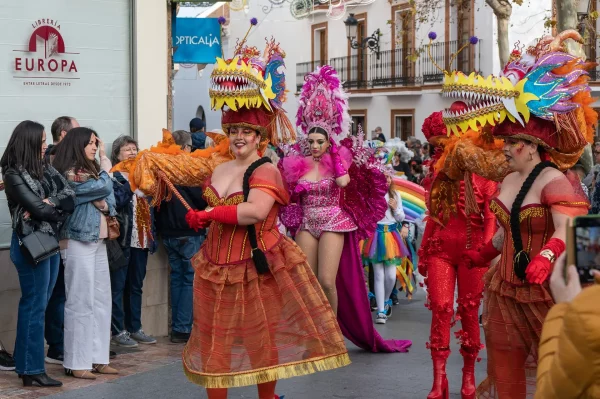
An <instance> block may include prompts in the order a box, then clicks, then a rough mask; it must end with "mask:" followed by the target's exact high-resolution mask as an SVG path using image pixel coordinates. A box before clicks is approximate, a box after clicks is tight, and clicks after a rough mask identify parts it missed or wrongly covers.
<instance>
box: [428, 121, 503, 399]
mask: <svg viewBox="0 0 600 399" xmlns="http://www.w3.org/2000/svg"><path fill="white" fill-rule="evenodd" d="M422 131H423V133H424V134H425V137H426V139H427V141H428V142H429V143H430V144H431V145H432V146H434V147H435V149H436V152H435V154H434V159H433V160H432V164H434V166H435V164H436V162H439V160H440V159H442V162H439V165H438V167H437V170H436V168H434V167H432V168H431V171H430V173H429V174H428V176H427V177H426V179H425V180H424V182H423V184H424V185H425V189H426V190H427V208H428V210H429V215H428V217H427V223H426V226H425V233H424V235H423V240H422V244H421V248H420V249H419V273H420V274H421V275H423V276H424V277H426V279H425V283H426V285H427V294H428V297H427V298H428V301H427V306H428V308H429V309H430V310H431V335H430V337H429V342H428V344H427V348H428V349H430V350H431V358H432V360H433V387H432V389H431V392H430V393H429V395H428V396H427V398H428V399H438V398H439V399H447V398H448V394H449V390H448V379H447V377H446V361H447V359H448V356H449V355H450V328H451V327H452V325H453V323H452V316H453V308H454V307H453V305H454V290H455V287H456V285H458V300H457V302H458V315H457V317H456V318H455V321H458V320H460V321H461V324H462V329H461V330H459V331H458V332H456V333H455V335H456V337H457V338H458V339H459V340H460V343H461V349H460V353H461V354H462V356H463V360H464V368H463V379H462V388H461V397H462V398H463V399H467V398H474V397H475V389H476V386H475V361H476V360H477V357H478V354H479V351H480V350H481V348H482V347H483V345H482V344H481V339H480V331H479V329H480V328H479V313H478V311H479V305H480V304H481V298H482V292H483V280H482V277H483V274H484V272H485V270H484V269H473V270H470V269H469V268H468V267H467V264H466V263H465V262H464V260H463V258H462V256H463V253H464V251H465V249H469V248H480V247H482V246H483V244H485V243H486V242H487V241H488V240H489V239H491V238H492V236H493V234H494V231H495V227H496V219H495V217H494V215H493V214H492V213H491V212H490V210H489V203H490V200H491V198H492V196H493V195H494V193H495V191H496V183H494V182H492V181H489V180H486V179H484V178H482V177H480V176H477V175H472V176H471V175H470V176H467V177H466V178H465V179H463V181H460V179H461V178H463V176H462V175H459V176H458V178H457V179H452V178H451V177H450V176H453V173H452V172H453V171H452V170H448V168H445V169H444V168H443V165H444V164H445V162H448V163H449V161H450V160H449V159H448V157H451V158H455V155H454V154H452V153H450V152H444V149H445V147H446V149H447V150H449V149H450V148H453V147H454V146H455V145H456V144H457V143H456V142H457V141H459V140H460V139H459V138H451V139H449V138H448V137H446V132H447V129H446V126H445V125H444V122H443V120H442V113H441V112H434V113H433V114H431V115H430V116H429V117H428V118H427V119H425V122H424V123H423V128H422ZM458 161H459V160H457V159H453V160H452V163H458ZM440 165H441V166H442V168H440ZM465 191H467V193H465ZM467 197H468V198H467ZM469 200H470V202H469ZM469 206H470V208H469Z"/></svg>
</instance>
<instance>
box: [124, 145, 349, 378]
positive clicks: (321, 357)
mask: <svg viewBox="0 0 600 399" xmlns="http://www.w3.org/2000/svg"><path fill="white" fill-rule="evenodd" d="M228 149H229V146H228V145H227V141H226V140H222V141H221V142H220V143H219V144H218V145H217V147H216V148H215V149H212V150H199V151H196V152H194V153H192V154H191V155H187V154H182V151H181V150H180V149H179V147H178V146H172V148H171V147H168V145H162V146H161V145H159V146H157V147H153V148H152V149H151V150H150V151H143V152H141V153H140V154H138V157H137V158H136V159H135V161H128V162H124V163H121V164H119V165H117V166H116V167H115V168H114V169H115V170H126V171H129V172H130V183H131V184H132V188H134V189H135V188H139V189H140V190H142V191H143V192H144V193H146V194H147V195H149V196H151V197H152V205H155V204H156V203H160V201H162V200H163V199H165V198H166V199H169V197H170V194H168V193H167V188H166V184H165V182H164V181H163V179H168V180H169V181H170V182H171V183H173V184H175V185H184V186H202V185H204V186H205V190H204V197H205V198H206V200H207V202H208V204H209V205H210V206H211V207H216V206H220V205H231V204H239V203H241V202H242V201H243V195H242V193H241V192H240V193H235V194H233V195H229V196H227V197H226V198H222V197H221V196H220V195H219V193H217V192H216V191H215V189H214V188H213V187H212V186H211V185H210V176H211V174H212V171H213V170H214V169H215V168H216V167H217V166H218V165H219V164H221V163H223V162H226V161H228V160H229V159H230V157H228V155H227V152H228ZM249 184H250V191H252V190H262V191H264V192H266V193H267V194H269V195H271V196H272V197H273V198H275V204H274V206H273V208H272V209H271V211H270V212H269V215H268V217H267V218H266V219H265V220H264V221H262V222H260V223H257V224H256V225H255V227H256V235H257V239H258V244H259V246H260V247H261V249H262V250H263V251H264V253H265V255H266V257H267V260H268V262H269V267H270V273H267V274H262V275H259V274H258V273H257V271H256V267H255V266H254V262H253V261H252V258H251V256H250V242H249V240H248V234H247V227H246V226H238V225H228V224H222V223H219V222H215V221H213V222H212V223H211V225H210V227H209V230H208V237H207V239H206V240H205V241H204V244H203V245H202V247H201V249H200V251H199V252H198V253H197V254H196V255H195V256H194V258H193V259H192V264H193V266H194V269H195V276H194V324H193V327H192V332H191V336H190V339H189V341H188V343H187V345H186V346H185V349H184V350H183V365H184V371H185V374H186V376H187V377H188V379H189V380H190V381H192V382H194V383H197V384H199V385H202V386H204V387H206V388H230V387H239V386H245V385H255V384H261V383H265V382H270V381H275V380H280V379H284V378H290V377H294V376H301V375H306V374H311V373H315V372H317V371H325V370H330V369H334V368H338V367H343V366H346V365H348V364H350V358H349V357H348V351H347V349H346V345H345V343H344V338H343V336H342V333H341V331H340V328H339V325H338V322H337V319H336V317H335V315H334V313H333V310H332V309H331V306H330V305H329V302H328V300H327V298H326V297H325V294H324V293H323V290H322V289H321V286H320V284H319V281H318V280H317V278H316V277H315V275H314V273H313V272H312V270H311V269H310V266H309V265H308V263H307V261H306V256H305V255H304V253H302V251H301V250H300V248H299V247H298V246H297V245H296V244H295V243H294V242H293V241H292V240H290V239H289V238H287V237H286V236H284V235H282V234H281V233H280V232H279V230H278V228H277V224H276V222H277V215H278V212H279V207H280V206H282V205H286V204H287V203H288V201H289V195H288V191H287V189H286V187H285V185H284V183H283V181H282V179H281V174H280V173H279V170H278V169H277V168H276V167H275V166H274V165H271V164H265V165H262V166H260V167H258V168H257V169H256V170H255V171H254V173H253V174H252V176H251V177H250V180H249Z"/></svg>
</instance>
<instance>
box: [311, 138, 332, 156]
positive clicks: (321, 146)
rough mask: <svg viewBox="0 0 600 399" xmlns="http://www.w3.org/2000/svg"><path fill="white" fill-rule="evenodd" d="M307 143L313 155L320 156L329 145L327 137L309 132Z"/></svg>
mask: <svg viewBox="0 0 600 399" xmlns="http://www.w3.org/2000/svg"><path fill="white" fill-rule="evenodd" d="M308 145H309V147H310V153H311V155H312V156H313V157H320V156H321V155H323V154H324V153H325V151H326V150H327V147H328V146H329V141H328V140H327V138H326V137H325V136H324V135H322V134H320V133H310V134H309V135H308Z"/></svg>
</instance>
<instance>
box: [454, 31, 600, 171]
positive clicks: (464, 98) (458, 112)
mask: <svg viewBox="0 0 600 399" xmlns="http://www.w3.org/2000/svg"><path fill="white" fill-rule="evenodd" d="M567 39H572V40H574V41H575V42H577V43H578V44H579V45H580V44H582V43H583V39H582V37H581V35H580V34H579V33H577V32H576V31H573V30H568V31H564V32H562V33H560V34H558V35H557V36H556V37H551V36H545V37H543V38H541V39H539V40H537V41H536V42H534V43H533V44H531V45H530V46H528V47H526V48H516V49H515V50H514V51H513V52H512V53H511V56H510V59H509V62H508V63H507V64H506V66H505V67H504V70H503V71H502V73H501V75H500V76H499V77H495V76H491V75H490V76H488V77H485V78H484V77H483V76H481V75H476V74H475V73H472V74H470V75H468V76H467V75H465V74H464V73H462V72H458V71H453V72H451V73H448V72H444V74H445V78H444V83H443V87H442V93H443V95H444V96H446V97H451V98H456V99H457V100H458V101H456V102H454V103H453V104H452V106H451V107H450V108H449V109H446V110H445V111H444V112H443V119H444V123H445V124H446V126H447V129H448V134H451V133H454V134H455V135H462V134H464V133H466V132H468V131H469V130H472V131H481V130H482V129H484V128H486V127H487V126H489V127H494V132H493V134H494V135H495V136H499V137H507V136H513V137H519V138H522V139H525V140H529V141H532V142H535V143H537V144H539V145H541V146H542V147H543V148H544V149H545V150H546V151H547V152H548V153H549V155H550V158H551V159H552V160H553V161H554V162H555V163H557V165H558V166H559V167H560V168H561V169H566V168H569V167H570V166H572V164H574V163H575V162H576V161H577V159H578V158H579V156H580V155H581V152H582V150H583V147H584V146H585V145H586V144H587V143H589V142H591V141H592V140H593V135H594V126H595V124H596V122H597V119H598V117H597V114H596V112H595V111H594V110H593V109H592V108H590V106H589V105H590V104H591V103H593V102H594V99H592V98H591V95H590V87H589V85H588V80H589V76H588V72H587V71H588V70H589V69H591V68H593V67H594V66H595V64H594V63H591V62H586V61H585V60H584V58H582V56H581V51H580V52H579V53H578V54H570V53H569V52H568V51H567V46H566V45H565V43H564V41H565V40H567Z"/></svg>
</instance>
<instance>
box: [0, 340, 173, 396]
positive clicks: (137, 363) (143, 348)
mask: <svg viewBox="0 0 600 399" xmlns="http://www.w3.org/2000/svg"><path fill="white" fill-rule="evenodd" d="M111 350H114V351H115V352H117V354H118V355H117V357H116V358H115V359H114V360H113V361H111V365H112V366H114V367H115V368H116V369H118V370H119V372H120V374H119V375H115V376H108V375H97V376H98V378H97V379H96V380H92V381H90V380H82V379H78V378H74V377H68V376H66V375H65V373H64V369H63V367H62V366H58V365H54V364H46V372H47V374H48V375H49V376H50V377H52V378H55V379H58V380H60V381H62V382H63V386H62V387H61V388H39V387H34V388H24V387H23V383H22V381H21V380H20V379H19V378H18V377H17V374H15V373H14V372H12V371H3V372H0V398H1V399H4V398H11V399H34V398H41V397H44V396H48V395H52V394H57V393H59V392H60V393H65V392H69V391H75V392H81V391H78V390H79V389H80V388H86V387H90V386H94V385H99V384H103V383H106V382H114V381H115V380H119V379H122V378H123V377H127V376H131V375H134V374H139V373H145V372H148V371H151V370H155V369H157V368H160V367H163V366H165V365H170V364H173V363H177V362H180V360H181V351H182V350H183V344H173V343H171V342H170V341H169V339H168V338H161V339H159V340H158V343H157V344H156V345H140V346H139V348H134V349H125V348H119V347H114V346H112V345H111ZM72 397H82V396H78V395H77V396H72Z"/></svg>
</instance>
